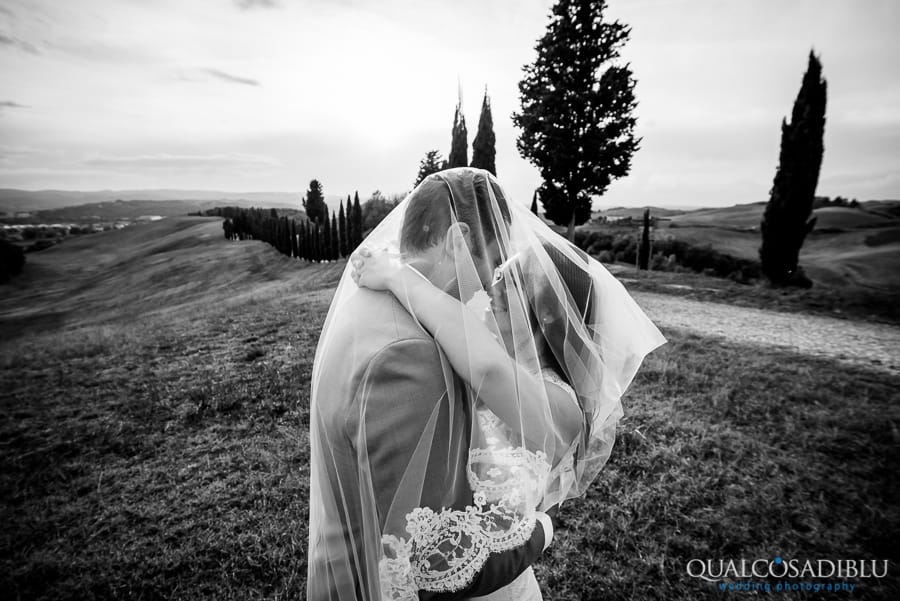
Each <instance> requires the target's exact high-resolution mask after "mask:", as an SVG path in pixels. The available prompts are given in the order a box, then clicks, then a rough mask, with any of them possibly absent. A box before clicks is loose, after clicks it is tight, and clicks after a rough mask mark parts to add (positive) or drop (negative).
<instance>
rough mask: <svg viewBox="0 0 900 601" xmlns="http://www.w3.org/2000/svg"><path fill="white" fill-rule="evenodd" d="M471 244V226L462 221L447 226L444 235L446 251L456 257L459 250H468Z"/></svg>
mask: <svg viewBox="0 0 900 601" xmlns="http://www.w3.org/2000/svg"><path fill="white" fill-rule="evenodd" d="M470 244H471V232H470V230H469V226H468V225H467V224H465V223H462V222H456V223H454V224H453V225H451V226H450V227H448V228H447V235H446V236H444V253H445V254H447V255H448V256H450V257H455V256H456V254H457V253H459V252H463V251H465V252H468V251H469V247H470Z"/></svg>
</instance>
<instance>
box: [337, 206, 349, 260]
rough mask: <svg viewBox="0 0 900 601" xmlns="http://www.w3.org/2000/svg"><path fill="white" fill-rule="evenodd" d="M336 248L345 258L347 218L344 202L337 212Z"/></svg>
mask: <svg viewBox="0 0 900 601" xmlns="http://www.w3.org/2000/svg"><path fill="white" fill-rule="evenodd" d="M338 247H339V250H340V253H341V256H342V257H346V256H347V216H346V215H345V214H344V201H341V208H340V210H339V211H338Z"/></svg>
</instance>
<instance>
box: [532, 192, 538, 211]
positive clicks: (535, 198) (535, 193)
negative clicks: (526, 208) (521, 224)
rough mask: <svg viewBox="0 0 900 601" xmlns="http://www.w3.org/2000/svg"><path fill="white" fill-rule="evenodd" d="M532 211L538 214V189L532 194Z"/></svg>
mask: <svg viewBox="0 0 900 601" xmlns="http://www.w3.org/2000/svg"><path fill="white" fill-rule="evenodd" d="M531 212H532V213H534V214H535V215H537V214H538V206H537V190H535V191H534V194H533V195H532V196H531Z"/></svg>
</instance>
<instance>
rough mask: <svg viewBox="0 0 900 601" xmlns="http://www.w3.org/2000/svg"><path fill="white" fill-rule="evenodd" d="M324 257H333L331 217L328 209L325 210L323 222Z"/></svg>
mask: <svg viewBox="0 0 900 601" xmlns="http://www.w3.org/2000/svg"><path fill="white" fill-rule="evenodd" d="M322 259H323V260H326V261H327V260H329V259H331V219H329V217H328V211H327V209H326V211H325V220H324V221H323V222H322Z"/></svg>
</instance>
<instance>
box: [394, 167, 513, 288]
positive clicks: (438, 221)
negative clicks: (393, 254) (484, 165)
mask: <svg viewBox="0 0 900 601" xmlns="http://www.w3.org/2000/svg"><path fill="white" fill-rule="evenodd" d="M509 222H510V213H509V206H508V205H507V204H506V197H505V196H504V194H503V190H502V189H501V188H500V186H499V184H498V183H497V180H496V179H494V178H493V176H491V175H490V173H489V172H487V171H484V170H482V169H473V168H469V167H459V168H455V169H447V170H444V171H440V172H438V173H435V174H433V175H430V176H429V177H427V178H426V179H425V180H424V181H423V182H422V183H421V184H419V186H418V187H417V188H416V189H415V190H413V192H412V194H411V195H410V198H409V203H408V205H407V208H406V212H405V213H404V217H403V229H402V230H401V233H400V251H401V253H403V255H404V257H405V258H406V260H407V261H409V262H410V263H412V264H413V265H415V266H416V267H417V268H418V269H419V270H420V271H421V272H422V273H423V274H424V275H425V276H426V277H427V278H428V279H429V280H431V281H432V282H433V283H434V284H435V285H436V286H438V287H440V288H445V289H446V288H447V287H449V286H450V285H451V284H452V283H453V282H454V281H456V280H457V278H461V277H465V276H464V275H463V274H462V273H460V271H461V270H465V269H467V268H468V269H469V270H470V271H471V268H472V267H474V269H475V270H476V271H477V274H478V277H479V279H480V280H481V282H482V285H485V286H486V285H487V283H488V282H489V280H490V278H491V275H492V273H493V269H494V268H495V267H496V266H497V265H498V264H499V263H500V262H501V260H502V259H501V252H500V244H499V242H498V237H502V236H501V231H505V230H506V228H507V227H508V225H509Z"/></svg>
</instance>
